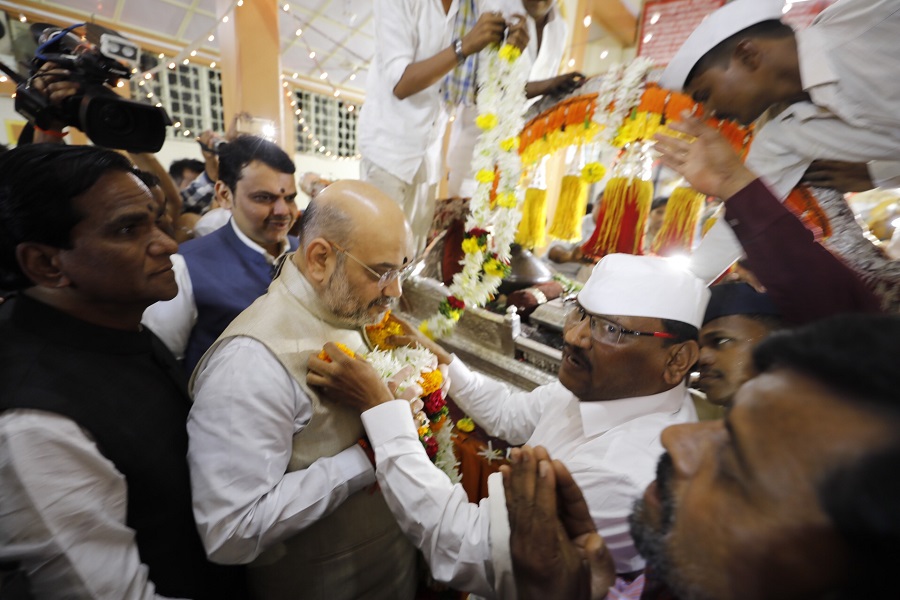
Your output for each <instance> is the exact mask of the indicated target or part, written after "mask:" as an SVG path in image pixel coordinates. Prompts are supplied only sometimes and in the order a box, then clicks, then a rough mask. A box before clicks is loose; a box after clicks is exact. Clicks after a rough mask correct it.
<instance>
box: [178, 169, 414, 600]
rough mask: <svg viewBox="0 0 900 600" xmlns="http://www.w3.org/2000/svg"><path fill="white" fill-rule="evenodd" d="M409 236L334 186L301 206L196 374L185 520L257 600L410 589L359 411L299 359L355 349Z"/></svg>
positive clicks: (374, 200)
mask: <svg viewBox="0 0 900 600" xmlns="http://www.w3.org/2000/svg"><path fill="white" fill-rule="evenodd" d="M410 241H411V238H410V233H409V226H408V225H407V223H406V220H405V219H404V216H403V212H402V210H401V209H400V207H399V206H398V205H397V204H396V203H395V202H394V201H393V200H391V199H390V198H389V197H387V196H386V195H384V194H383V193H382V192H380V191H379V190H378V189H376V188H375V187H373V186H371V185H369V184H366V183H361V182H358V181H339V182H336V183H333V184H332V185H330V186H329V187H327V188H326V189H325V190H323V191H322V192H321V193H320V194H319V195H318V196H317V197H316V198H315V199H314V200H313V201H312V202H311V203H310V205H309V207H308V208H307V210H306V212H305V213H304V217H303V222H302V225H301V231H300V247H299V249H298V251H297V252H296V253H294V254H293V255H289V256H288V258H287V259H286V260H285V261H284V262H283V264H282V265H281V268H280V272H279V273H278V275H277V276H276V278H275V280H274V281H273V283H272V285H271V286H270V287H269V290H268V292H267V293H266V294H265V295H264V296H262V297H260V298H259V299H258V300H256V301H255V302H254V303H253V304H252V305H251V306H250V307H249V308H247V309H246V310H245V311H244V312H242V313H241V314H240V315H239V316H238V317H237V318H236V319H235V320H234V321H233V322H232V323H231V325H229V326H228V328H227V329H226V330H225V331H224V333H222V335H221V336H220V337H219V339H218V340H216V342H215V343H213V345H212V347H211V348H210V349H209V350H208V351H207V352H206V354H205V355H204V356H203V358H202V359H201V360H200V362H199V364H198V366H197V369H196V370H195V372H194V375H193V377H192V380H191V383H190V386H191V393H192V395H193V398H194V405H193V408H192V409H191V413H190V417H189V419H188V434H189V436H190V448H189V452H188V462H189V464H190V468H191V486H192V491H193V501H194V514H195V516H196V519H197V526H198V529H199V531H200V536H201V538H202V539H203V542H204V544H205V546H206V551H207V553H208V554H209V556H210V558H211V559H212V560H213V561H216V562H221V563H249V569H248V572H249V574H250V575H249V577H250V580H251V589H252V592H253V593H254V594H255V597H258V598H266V599H275V600H277V599H279V598H297V597H301V596H302V597H303V598H321V599H326V598H327V599H329V600H332V599H348V600H349V599H353V598H363V597H365V598H384V599H385V600H387V599H397V598H399V599H403V598H407V599H409V598H412V597H413V594H414V591H415V586H416V579H417V578H416V570H415V550H414V548H413V547H412V545H411V544H410V543H409V542H408V541H407V540H406V538H405V537H404V536H403V533H402V532H401V531H400V529H399V528H398V526H397V523H396V521H395V520H394V518H393V516H392V515H391V512H390V510H389V509H388V507H387V505H386V504H385V501H384V498H383V496H382V494H381V492H380V491H377V489H373V484H375V471H374V468H373V465H372V462H371V461H370V459H369V454H367V452H366V451H365V450H364V448H363V446H362V445H361V444H359V443H358V442H359V440H360V439H361V438H363V436H364V434H365V432H364V430H363V425H362V422H361V421H360V416H359V413H358V411H355V410H353V409H351V408H347V407H342V406H337V405H335V404H333V403H328V402H321V401H320V400H319V397H318V395H317V393H316V392H315V391H313V390H312V389H310V388H309V386H308V385H307V383H306V365H307V359H308V357H309V356H310V355H311V354H316V353H317V352H319V351H320V350H321V349H322V347H323V346H324V345H325V343H326V342H336V343H341V344H343V345H345V346H347V347H349V348H350V349H351V350H354V351H357V350H361V349H363V348H364V341H363V338H362V336H361V333H360V330H361V327H362V326H364V325H366V324H370V323H376V322H378V321H379V320H380V319H381V317H382V315H383V313H384V312H385V311H386V310H387V309H388V308H390V307H391V305H392V304H393V303H394V301H395V300H396V299H397V298H399V296H400V294H401V280H402V279H403V277H404V276H405V274H406V273H407V272H408V271H409V269H410V268H411V266H412V264H413V261H411V260H410ZM348 258H349V260H348ZM406 418H407V419H409V420H410V422H411V419H410V415H409V411H408V409H407V413H406Z"/></svg>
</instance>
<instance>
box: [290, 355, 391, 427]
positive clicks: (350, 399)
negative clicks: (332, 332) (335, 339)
mask: <svg viewBox="0 0 900 600" xmlns="http://www.w3.org/2000/svg"><path fill="white" fill-rule="evenodd" d="M324 349H325V353H326V354H328V357H329V358H331V362H328V361H325V360H322V359H321V358H319V357H318V356H315V355H311V356H310V357H309V363H308V372H307V374H306V383H307V384H309V385H310V386H314V387H318V388H321V389H322V390H323V392H324V396H325V397H327V398H328V399H329V400H332V401H334V402H338V403H339V404H343V405H345V406H349V407H351V408H354V409H356V410H358V411H359V412H364V411H366V410H368V409H370V408H372V407H374V406H378V405H379V404H383V403H385V402H390V401H391V400H394V394H393V393H392V391H391V390H390V389H389V388H388V386H387V384H385V382H384V380H382V379H381V377H380V376H379V375H378V373H377V372H376V371H375V369H374V368H372V365H370V364H369V363H368V362H367V361H366V360H365V359H364V358H361V357H359V356H356V357H354V358H350V357H349V356H347V355H346V354H344V353H343V352H342V351H341V349H340V348H338V346H337V344H334V343H332V342H328V343H327V344H325V348H324Z"/></svg>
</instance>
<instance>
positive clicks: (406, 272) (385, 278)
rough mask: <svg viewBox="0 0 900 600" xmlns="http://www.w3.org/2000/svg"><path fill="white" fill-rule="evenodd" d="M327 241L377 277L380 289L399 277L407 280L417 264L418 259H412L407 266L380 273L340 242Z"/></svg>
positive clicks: (401, 279)
mask: <svg viewBox="0 0 900 600" xmlns="http://www.w3.org/2000/svg"><path fill="white" fill-rule="evenodd" d="M326 241H328V243H329V244H331V245H332V246H333V247H334V249H335V250H337V251H338V252H340V253H341V254H346V255H347V256H349V257H350V258H351V259H353V261H355V262H356V263H357V264H358V265H359V266H361V267H362V268H364V269H365V270H366V271H368V272H369V273H370V274H371V275H372V277H374V278H375V279H377V280H378V287H379V288H380V289H384V288H386V287H387V286H389V285H391V284H392V283H394V282H395V281H397V280H398V279H399V280H400V282H401V283H402V282H403V281H406V279H407V278H408V277H409V276H410V275H412V272H413V270H414V269H415V267H416V265H417V261H412V262H410V263H409V264H408V265H406V266H405V267H402V268H400V269H390V270H388V271H385V272H384V273H379V272H378V271H376V270H375V269H373V268H372V267H370V266H369V265H367V264H366V263H364V262H363V261H361V260H359V259H358V258H356V257H355V256H353V255H352V254H350V253H349V252H348V251H347V250H346V249H344V248H342V247H341V246H340V245H339V244H337V243H335V242H332V241H330V240H326Z"/></svg>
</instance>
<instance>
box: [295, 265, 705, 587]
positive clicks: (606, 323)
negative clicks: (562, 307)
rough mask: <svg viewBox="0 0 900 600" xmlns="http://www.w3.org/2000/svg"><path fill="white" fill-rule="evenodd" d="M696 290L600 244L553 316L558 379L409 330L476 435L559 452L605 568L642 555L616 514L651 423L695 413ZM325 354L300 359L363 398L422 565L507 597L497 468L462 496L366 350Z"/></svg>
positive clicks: (692, 280) (652, 448) (631, 567)
mask: <svg viewBox="0 0 900 600" xmlns="http://www.w3.org/2000/svg"><path fill="white" fill-rule="evenodd" d="M708 299H709V291H708V290H707V289H706V287H705V286H704V285H703V283H702V282H700V281H699V280H698V279H697V278H696V277H694V276H693V275H692V274H690V273H688V272H686V271H685V270H683V269H681V268H679V267H678V266H675V264H674V263H672V262H670V261H668V259H664V258H659V257H648V256H631V255H625V254H613V255H610V256H606V257H605V258H603V259H602V260H601V261H600V262H598V263H597V265H596V267H595V268H594V271H593V273H592V274H591V277H590V279H589V280H588V282H587V284H586V285H585V287H584V289H583V290H582V291H581V292H580V293H579V294H578V298H577V300H576V301H575V302H574V303H573V306H572V308H571V311H570V312H569V313H568V316H567V317H566V320H565V325H564V329H563V336H564V348H563V352H562V364H561V365H560V369H559V381H558V382H554V383H551V384H548V385H544V386H541V387H539V388H537V389H535V390H533V391H531V392H516V393H512V392H510V390H509V389H507V388H506V386H504V385H503V384H501V383H499V382H497V381H494V380H491V379H489V378H488V377H485V376H484V375H481V374H477V373H474V372H472V371H470V370H469V369H468V368H467V367H466V366H465V365H464V364H463V363H462V361H460V359H459V358H457V357H455V356H452V355H450V354H448V353H447V352H446V351H445V350H443V349H442V348H441V347H440V346H438V345H437V344H435V343H434V342H431V341H430V340H427V339H426V338H424V337H423V336H418V337H417V338H416V339H415V340H414V341H416V342H418V343H419V344H420V345H423V346H425V347H428V348H429V349H431V350H432V351H434V352H435V354H437V356H438V359H439V361H440V362H441V363H444V364H448V365H449V373H450V379H451V384H450V396H451V397H452V398H453V400H454V401H455V402H456V403H457V404H458V405H459V407H460V408H462V409H463V410H464V411H466V413H468V414H469V415H470V416H471V417H472V418H473V419H474V420H475V421H476V422H477V423H478V424H479V425H480V426H481V427H483V428H484V429H485V430H486V431H487V432H488V433H489V434H490V435H493V436H496V437H500V438H503V439H505V440H507V441H508V442H510V443H511V444H517V445H518V444H524V443H527V444H530V445H533V446H536V445H541V446H544V447H545V448H547V450H548V451H549V452H550V455H551V456H553V457H554V458H557V459H559V460H561V461H563V463H565V464H566V466H567V467H568V468H569V470H570V471H571V472H572V474H573V475H574V477H575V481H576V482H578V485H579V486H580V487H581V489H582V490H583V491H584V494H585V497H586V498H587V501H588V504H589V506H590V510H591V515H592V517H593V519H594V522H595V524H596V525H597V528H598V529H599V531H600V533H601V534H602V535H603V538H604V540H605V541H606V544H607V547H608V548H609V550H610V553H611V554H612V557H613V559H614V561H615V564H616V570H617V571H618V572H619V573H633V572H635V571H638V570H640V569H642V568H643V566H644V562H643V559H642V558H641V557H640V556H639V555H638V553H637V550H636V549H635V548H634V544H633V542H632V540H631V536H630V534H629V530H628V523H627V518H628V514H629V512H630V511H631V506H632V504H633V502H634V500H635V499H637V498H638V497H639V496H640V495H641V494H642V493H643V491H644V488H645V487H646V486H647V485H648V484H649V483H650V481H652V480H653V478H654V474H655V472H656V471H655V470H656V463H657V459H658V458H659V456H660V455H661V454H662V446H661V445H660V441H659V435H660V432H661V431H662V430H663V429H664V428H666V427H667V426H669V425H672V424H677V423H685V422H690V421H695V420H696V412H695V411H694V407H693V404H692V403H691V399H690V397H689V394H688V391H687V386H686V382H685V378H686V376H687V375H688V372H689V369H690V368H691V366H692V365H693V364H694V363H695V362H696V360H697V357H698V354H699V347H698V345H697V341H696V340H697V329H698V328H699V326H700V324H701V321H702V319H703V314H704V311H705V309H706V303H707V301H708ZM328 348H329V346H326V350H328ZM336 354H337V355H340V356H337V358H334V357H335V355H336ZM329 355H330V356H331V357H333V360H334V362H333V363H321V364H320V363H319V362H314V359H310V370H311V371H315V372H317V373H318V377H317V378H316V380H315V381H314V382H313V381H312V379H310V383H315V384H316V385H321V386H323V387H325V388H326V390H327V391H326V395H328V396H329V397H331V398H333V399H335V400H338V401H341V402H345V403H348V404H351V405H352V406H354V407H356V408H358V409H360V410H361V411H363V412H362V420H363V424H364V425H365V427H366V432H367V433H368V436H369V440H370V442H371V445H372V447H373V448H374V450H375V459H376V476H377V478H378V482H379V484H380V485H381V489H382V491H383V492H384V495H385V499H386V500H387V502H388V506H389V507H390V508H391V511H392V512H393V514H394V516H395V517H396V518H397V520H398V522H399V524H400V527H401V529H403V530H404V531H405V532H406V534H407V536H408V537H409V538H410V539H411V540H412V542H413V543H414V544H415V545H416V546H417V547H418V548H419V549H420V550H421V551H422V552H423V553H424V555H425V558H426V559H427V561H428V563H429V565H430V567H431V572H432V575H433V576H434V577H435V578H436V579H437V580H439V581H442V582H446V583H448V584H449V585H451V586H452V587H454V588H457V589H460V590H465V591H469V592H472V593H475V594H479V595H482V596H485V597H491V598H514V597H515V590H514V586H513V585H512V568H511V563H510V558H509V524H508V519H507V515H506V503H505V502H506V501H505V495H504V490H503V482H502V479H501V478H500V476H499V474H496V475H492V476H491V478H490V479H489V480H488V488H489V492H490V495H489V497H488V498H487V499H485V500H482V501H481V503H480V504H477V505H476V504H470V503H469V501H468V498H467V497H466V493H465V491H464V490H463V488H462V486H460V485H459V484H453V483H452V482H451V481H450V480H449V479H448V478H447V476H446V475H445V474H444V473H443V472H442V471H441V470H439V469H438V468H437V467H435V466H434V465H433V464H432V463H431V462H430V461H429V460H428V457H427V456H426V454H425V451H424V449H423V447H422V444H421V443H420V442H419V439H418V435H417V433H416V429H415V427H414V425H413V421H412V419H410V418H409V405H408V403H407V402H406V401H400V400H394V397H393V395H392V394H391V392H390V391H389V390H388V388H387V386H385V384H384V383H383V382H382V381H381V379H380V378H379V377H378V376H377V374H376V373H375V372H374V370H373V369H371V367H369V366H368V365H367V364H366V363H364V362H362V361H361V360H353V359H350V358H349V357H345V356H344V355H343V354H342V353H340V352H338V351H336V349H334V348H333V349H332V351H331V352H329ZM354 392H356V394H355V395H354Z"/></svg>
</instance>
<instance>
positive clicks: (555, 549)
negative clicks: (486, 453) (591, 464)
mask: <svg viewBox="0 0 900 600" xmlns="http://www.w3.org/2000/svg"><path fill="white" fill-rule="evenodd" d="M511 459H512V460H511V465H509V466H503V467H501V472H502V474H503V485H504V489H505V492H506V507H507V510H508V512H509V525H510V541H509V545H510V551H511V554H512V561H513V572H514V574H515V578H516V589H517V592H518V597H519V598H520V599H524V600H532V599H534V600H537V599H538V598H540V599H555V598H558V599H560V600H562V599H570V598H575V599H587V598H591V599H598V600H599V599H600V598H604V597H605V596H606V594H607V592H608V590H609V588H610V586H611V585H612V584H613V583H614V581H615V576H616V575H615V566H614V565H613V562H612V556H611V555H610V554H609V551H608V550H607V549H606V546H605V544H604V542H603V539H602V538H601V537H600V535H598V534H597V531H596V528H595V527H594V522H593V520H592V519H591V515H590V511H589V510H588V507H587V503H586V502H585V500H584V496H583V495H582V493H581V490H580V489H579V488H578V485H577V484H576V483H575V481H574V480H573V479H572V475H571V473H569V471H568V469H566V467H565V466H564V465H563V464H562V463H561V462H559V461H551V459H550V456H549V455H548V454H547V451H546V450H545V449H544V448H541V447H537V448H534V449H532V448H529V447H528V446H523V447H522V448H521V449H517V450H513V451H512V453H511Z"/></svg>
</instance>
